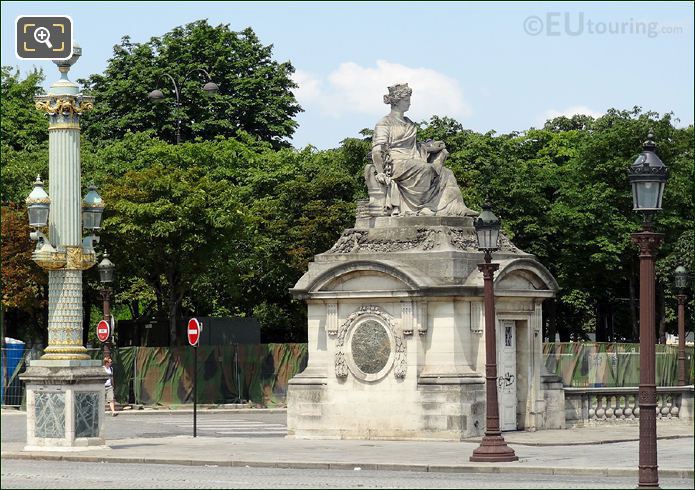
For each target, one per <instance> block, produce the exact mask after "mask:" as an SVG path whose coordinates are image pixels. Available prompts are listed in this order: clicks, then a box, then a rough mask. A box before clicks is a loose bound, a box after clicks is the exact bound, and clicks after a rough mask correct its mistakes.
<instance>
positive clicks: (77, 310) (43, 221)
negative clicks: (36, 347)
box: [27, 47, 103, 360]
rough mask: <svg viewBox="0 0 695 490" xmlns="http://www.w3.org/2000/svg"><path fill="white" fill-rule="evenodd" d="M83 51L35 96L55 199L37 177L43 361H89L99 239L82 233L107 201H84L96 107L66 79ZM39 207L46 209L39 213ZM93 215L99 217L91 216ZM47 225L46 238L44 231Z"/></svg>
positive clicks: (33, 199)
mask: <svg viewBox="0 0 695 490" xmlns="http://www.w3.org/2000/svg"><path fill="white" fill-rule="evenodd" d="M80 53H81V50H80V49H79V48H78V47H76V48H75V50H73V57H72V58H70V59H69V60H65V61H57V62H56V64H57V65H58V69H59V70H60V72H61V78H60V80H58V81H57V82H55V83H54V84H52V85H51V87H50V88H49V91H48V94H46V95H40V96H37V97H35V98H34V102H35V107H36V109H37V110H38V111H40V112H43V113H44V114H46V115H47V116H48V120H49V127H48V129H49V137H48V141H49V157H48V160H49V187H50V196H51V197H50V198H49V197H48V195H47V194H46V193H45V191H44V190H43V182H41V180H40V178H39V179H37V182H36V183H35V191H34V192H32V195H30V197H29V199H27V206H28V207H29V208H30V214H31V212H32V211H33V212H34V214H35V216H36V219H35V220H34V222H33V223H30V224H31V225H32V226H34V227H35V228H36V229H37V230H36V231H35V232H33V233H32V234H31V237H32V239H34V240H36V242H37V244H36V249H35V250H34V253H33V254H32V258H33V259H34V261H35V262H36V263H37V264H38V265H39V266H40V267H42V268H43V269H45V270H47V271H48V284H49V299H48V347H46V350H45V354H44V356H43V357H42V359H50V360H60V359H64V360H79V359H89V356H88V355H87V353H86V349H85V348H84V346H83V345H82V328H83V326H82V317H83V306H82V271H83V270H85V269H88V268H90V267H92V266H93V265H94V264H95V263H96V255H95V252H94V248H93V244H94V242H96V241H98V238H97V237H95V236H90V237H87V238H84V239H83V230H85V229H87V230H90V229H91V230H96V229H99V228H100V226H101V214H100V211H102V210H103V202H102V201H101V198H98V199H97V200H96V201H95V200H94V199H92V200H90V203H91V202H92V201H94V202H96V204H95V205H96V206H99V209H97V210H94V209H92V207H93V206H90V203H86V204H85V203H84V202H83V201H82V199H81V175H80V173H81V163H80V134H79V131H80V124H79V119H80V115H82V114H83V113H85V112H86V111H89V110H91V109H93V107H94V98H93V97H90V96H85V95H83V94H82V93H80V89H79V86H78V85H77V84H76V83H74V82H72V81H70V80H69V79H68V76H67V74H68V71H69V70H70V67H71V66H72V64H74V63H75V62H76V61H77V58H79V56H80ZM96 196H97V197H98V195H96ZM41 206H44V207H45V209H40V208H41ZM49 208H50V211H49ZM85 208H88V209H85ZM85 210H86V211H87V212H86V213H83V211H85ZM95 212H96V214H98V219H96V218H94V217H93V216H95ZM41 213H43V214H41ZM83 216H88V217H89V219H90V221H89V222H87V221H84V222H83ZM84 219H86V218H84ZM46 225H48V236H46V235H44V234H43V232H41V231H40V229H45V226H46Z"/></svg>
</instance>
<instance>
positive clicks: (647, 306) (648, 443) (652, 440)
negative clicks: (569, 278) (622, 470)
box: [632, 225, 663, 488]
mask: <svg viewBox="0 0 695 490" xmlns="http://www.w3.org/2000/svg"><path fill="white" fill-rule="evenodd" d="M662 240H663V235H662V234H661V233H654V232H653V231H651V229H650V228H649V226H647V225H645V226H644V228H643V230H642V231H641V232H639V233H634V234H633V235H632V241H633V242H634V243H635V244H636V245H637V246H638V247H639V249H640V256H639V258H640V267H639V272H640V291H639V293H640V294H639V303H640V308H639V323H640V335H639V344H640V347H639V349H640V381H639V411H640V412H639V432H640V438H639V484H638V485H639V487H640V488H642V487H647V488H658V487H659V469H658V468H659V466H658V464H657V457H656V377H655V371H656V354H655V351H656V348H655V343H656V341H655V333H654V317H655V314H656V309H655V301H656V300H655V298H656V296H655V288H654V260H655V255H656V251H657V250H658V249H659V246H660V245H661V242H662Z"/></svg>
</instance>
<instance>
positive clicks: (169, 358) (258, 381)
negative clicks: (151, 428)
mask: <svg viewBox="0 0 695 490" xmlns="http://www.w3.org/2000/svg"><path fill="white" fill-rule="evenodd" d="M114 354H115V355H114V382H115V383H114V384H115V390H114V391H115V396H116V399H117V400H118V401H119V402H134V403H137V404H143V405H177V404H184V403H193V372H194V364H193V362H194V355H195V350H194V349H193V348H191V347H171V348H170V347H122V348H120V349H118V350H117V352H115V353H114ZM306 362H307V349H306V344H255V345H224V346H200V347H198V403H206V404H224V403H240V402H242V401H244V402H245V401H250V402H253V403H255V404H258V405H262V406H265V407H272V406H278V405H283V404H284V403H285V398H286V395H287V383H288V381H289V380H290V378H292V377H293V376H294V375H296V374H298V373H300V372H301V371H302V370H303V369H304V367H305V366H306Z"/></svg>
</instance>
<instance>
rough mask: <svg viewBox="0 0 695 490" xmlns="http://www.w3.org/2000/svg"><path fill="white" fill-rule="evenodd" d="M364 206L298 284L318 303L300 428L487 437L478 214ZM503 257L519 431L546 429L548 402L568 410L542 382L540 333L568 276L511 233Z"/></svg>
mask: <svg viewBox="0 0 695 490" xmlns="http://www.w3.org/2000/svg"><path fill="white" fill-rule="evenodd" d="M362 208H365V206H364V205H363V206H362V207H361V208H360V210H358V215H357V221H356V224H355V227H354V228H351V229H348V230H346V231H345V232H344V233H343V235H342V236H341V237H340V239H339V240H338V241H337V242H336V244H335V245H334V246H333V247H332V248H331V250H329V251H327V252H325V253H322V254H319V255H317V256H316V257H315V258H314V261H313V262H312V263H310V265H309V270H308V272H307V273H306V274H305V275H304V276H303V277H302V278H301V279H300V280H299V281H298V282H297V284H296V285H295V287H294V288H293V289H292V292H293V294H294V295H295V297H297V298H300V299H303V300H305V301H306V302H307V306H308V349H309V360H308V364H307V368H306V369H305V371H304V372H302V373H300V374H299V375H298V376H296V377H295V378H293V379H292V380H290V384H289V389H288V395H287V405H288V409H287V420H288V434H289V436H290V437H296V438H352V439H439V440H442V439H444V440H461V439H464V438H467V437H473V436H478V435H481V434H482V433H483V432H484V429H485V378H484V372H485V351H484V345H485V339H484V331H483V325H484V311H483V279H482V275H481V274H480V272H479V271H478V268H477V264H478V263H480V262H482V261H483V256H482V253H481V252H478V250H477V247H476V238H475V230H474V228H473V220H472V218H470V217H439V216H402V217H397V218H396V217H374V216H370V213H369V212H368V209H366V208H365V209H362ZM494 262H498V263H499V264H500V270H499V272H498V274H497V275H496V276H495V295H496V303H497V320H498V323H499V322H501V321H504V322H505V323H504V325H507V326H508V328H511V329H512V330H514V332H513V337H512V336H511V335H510V336H509V338H513V343H514V345H513V346H512V350H513V351H514V353H515V356H516V368H515V369H514V372H505V373H504V374H505V376H506V377H505V378H504V379H503V385H504V387H505V389H507V390H508V391H509V390H510V389H511V391H512V392H513V393H515V396H516V398H515V401H514V402H513V403H512V404H511V405H508V406H507V407H506V413H507V414H508V418H511V419H512V420H516V423H515V424H514V427H515V428H518V429H526V430H534V429H540V428H543V427H544V422H545V421H546V420H548V418H547V417H546V416H545V415H546V414H545V410H546V406H547V405H550V406H551V407H553V409H554V410H558V409H559V407H557V403H555V402H556V401H555V399H554V397H552V396H551V397H550V398H552V401H551V403H550V404H547V403H545V398H546V397H545V395H544V389H553V388H555V386H554V385H552V384H551V385H548V384H547V383H543V382H542V380H541V365H542V338H541V335H540V332H541V326H542V319H541V303H542V301H543V300H544V299H545V298H549V297H552V296H553V295H554V294H555V291H556V290H557V283H556V282H555V280H554V279H553V277H552V276H551V275H550V273H549V272H548V271H547V270H546V269H545V268H544V267H543V266H542V265H541V264H540V263H539V262H538V261H537V260H535V258H534V257H533V256H532V255H531V254H528V253H525V252H523V251H521V250H519V249H518V248H516V247H515V246H514V245H513V244H511V243H510V242H509V240H508V239H507V238H506V237H501V244H500V250H499V252H497V253H496V254H495V256H494ZM511 333H512V332H510V334H511ZM498 339H502V340H501V341H502V342H504V340H505V336H504V335H501V336H500V335H498ZM510 369H511V368H510ZM500 372H502V371H500ZM510 386H511V388H509V387H510ZM560 393H562V391H561V390H560ZM560 413H561V414H562V415H564V410H561V411H560ZM510 414H511V415H510ZM553 423H555V424H557V421H554V422H553Z"/></svg>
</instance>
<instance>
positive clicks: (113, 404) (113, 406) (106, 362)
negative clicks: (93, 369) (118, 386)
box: [104, 356, 118, 417]
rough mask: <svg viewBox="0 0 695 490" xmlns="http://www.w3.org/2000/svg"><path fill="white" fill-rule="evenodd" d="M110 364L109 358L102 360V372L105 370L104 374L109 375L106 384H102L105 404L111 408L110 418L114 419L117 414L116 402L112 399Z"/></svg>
mask: <svg viewBox="0 0 695 490" xmlns="http://www.w3.org/2000/svg"><path fill="white" fill-rule="evenodd" d="M112 364H113V360H112V359H111V358H110V357H108V356H107V357H105V358H104V370H106V373H107V374H108V375H109V377H108V379H107V380H106V383H104V387H105V394H106V402H107V403H108V404H109V406H110V407H111V416H112V417H115V416H116V415H118V413H116V402H115V401H114V398H113V368H112V367H111V366H112Z"/></svg>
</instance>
